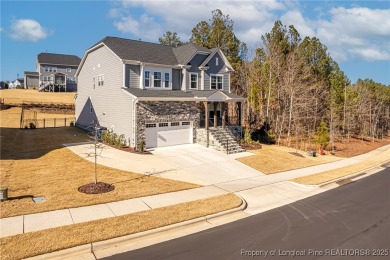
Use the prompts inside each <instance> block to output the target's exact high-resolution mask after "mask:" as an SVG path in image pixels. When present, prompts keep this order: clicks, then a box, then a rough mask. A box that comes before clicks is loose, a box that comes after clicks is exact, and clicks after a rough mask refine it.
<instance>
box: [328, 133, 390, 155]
mask: <svg viewBox="0 0 390 260" xmlns="http://www.w3.org/2000/svg"><path fill="white" fill-rule="evenodd" d="M388 144H390V137H388V136H387V137H385V138H384V139H374V140H372V139H366V138H363V139H362V138H357V137H351V138H349V139H343V140H340V141H339V142H337V143H335V155H336V156H340V157H347V158H348V157H353V156H356V155H360V154H363V153H368V152H370V151H372V150H375V149H377V148H379V147H382V146H385V145H388Z"/></svg>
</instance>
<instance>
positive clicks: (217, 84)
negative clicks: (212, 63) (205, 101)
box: [210, 75, 222, 89]
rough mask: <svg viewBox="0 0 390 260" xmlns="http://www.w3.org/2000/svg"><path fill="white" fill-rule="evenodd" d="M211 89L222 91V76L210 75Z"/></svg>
mask: <svg viewBox="0 0 390 260" xmlns="http://www.w3.org/2000/svg"><path fill="white" fill-rule="evenodd" d="M210 84H211V89H222V75H211V81H210Z"/></svg>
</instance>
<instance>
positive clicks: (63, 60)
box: [25, 52, 81, 92]
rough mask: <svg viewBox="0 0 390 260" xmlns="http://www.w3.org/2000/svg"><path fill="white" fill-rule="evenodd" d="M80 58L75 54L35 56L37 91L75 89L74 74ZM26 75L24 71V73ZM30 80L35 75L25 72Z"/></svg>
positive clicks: (75, 79)
mask: <svg viewBox="0 0 390 260" xmlns="http://www.w3.org/2000/svg"><path fill="white" fill-rule="evenodd" d="M80 61H81V59H80V58H79V57H77V56H75V55H66V54H56V53H47V52H44V53H40V54H38V56H37V63H36V71H37V72H38V84H39V91H53V92H54V91H65V92H66V91H77V78H76V76H75V74H76V71H77V69H78V66H79V64H80ZM25 75H26V73H25ZM27 76H28V77H29V78H31V79H30V82H31V81H33V80H34V79H36V75H35V77H34V75H31V73H30V74H27V75H26V77H27Z"/></svg>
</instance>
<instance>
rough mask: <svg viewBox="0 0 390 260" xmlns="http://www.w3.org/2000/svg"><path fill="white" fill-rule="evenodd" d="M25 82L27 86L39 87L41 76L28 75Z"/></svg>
mask: <svg viewBox="0 0 390 260" xmlns="http://www.w3.org/2000/svg"><path fill="white" fill-rule="evenodd" d="M24 84H25V87H26V88H34V87H35V88H37V87H38V86H39V77H38V76H33V75H26V77H25V82H24Z"/></svg>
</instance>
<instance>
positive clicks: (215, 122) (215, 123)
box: [214, 102, 218, 128]
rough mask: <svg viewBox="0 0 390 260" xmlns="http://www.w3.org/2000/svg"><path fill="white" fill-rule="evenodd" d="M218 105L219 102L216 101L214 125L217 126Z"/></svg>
mask: <svg viewBox="0 0 390 260" xmlns="http://www.w3.org/2000/svg"><path fill="white" fill-rule="evenodd" d="M217 106H218V103H217V102H214V127H215V128H217V126H218V118H217Z"/></svg>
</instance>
